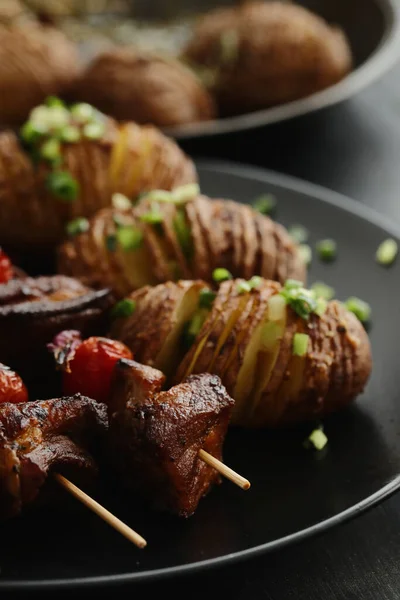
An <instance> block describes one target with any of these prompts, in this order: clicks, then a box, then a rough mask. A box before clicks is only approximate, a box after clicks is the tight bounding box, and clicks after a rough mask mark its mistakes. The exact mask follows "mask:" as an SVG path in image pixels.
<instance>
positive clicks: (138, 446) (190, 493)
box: [109, 360, 234, 517]
mask: <svg viewBox="0 0 400 600" xmlns="http://www.w3.org/2000/svg"><path fill="white" fill-rule="evenodd" d="M163 383H164V378H163V375H162V373H160V371H157V370H156V369H153V368H151V367H147V370H146V371H145V367H143V366H142V365H138V363H135V362H134V361H127V360H123V361H120V363H119V364H118V365H117V383H116V391H117V395H118V396H119V401H118V400H115V399H114V404H113V406H114V407H117V408H118V410H117V411H116V412H114V413H113V414H112V416H111V418H110V432H109V445H110V455H111V460H112V463H113V465H114V467H115V468H116V469H117V470H118V471H119V472H120V473H121V475H122V476H123V478H124V480H125V481H126V482H127V484H128V485H129V486H130V487H133V488H134V489H135V490H138V491H139V492H140V493H141V494H142V495H144V496H145V497H147V498H148V499H149V501H150V502H151V504H152V505H153V507H155V508H158V509H161V510H167V511H169V512H173V513H177V514H178V515H180V516H183V517H188V516H190V515H192V514H193V513H194V511H195V510H196V508H197V505H198V503H199V501H200V499H201V498H202V497H203V496H204V495H205V494H207V492H208V491H209V490H210V488H211V487H212V485H213V484H215V483H219V482H220V475H219V473H218V472H217V471H216V470H215V469H213V468H212V467H210V466H209V465H207V464H206V463H205V462H204V461H202V460H201V459H200V458H199V455H198V453H199V450H200V449H201V448H203V449H204V450H206V451H207V452H209V453H210V454H212V455H213V456H215V457H216V458H217V459H219V460H222V446H223V442H224V439H225V435H226V432H227V428H228V423H229V419H230V415H231V410H232V408H233V404H234V401H233V399H232V398H231V397H230V396H229V395H228V393H227V392H226V390H225V388H224V387H223V386H222V384H221V381H220V379H219V377H217V376H215V375H209V374H201V375H193V376H191V377H188V378H187V379H186V380H185V381H184V382H183V383H181V384H179V385H176V386H174V387H172V388H171V389H169V390H167V391H160V390H161V387H162V385H163ZM123 403H124V407H123V408H121V405H122V404H123Z"/></svg>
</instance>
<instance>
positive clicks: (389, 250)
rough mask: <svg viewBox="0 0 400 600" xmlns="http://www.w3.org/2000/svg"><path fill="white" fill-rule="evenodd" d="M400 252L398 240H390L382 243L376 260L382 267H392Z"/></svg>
mask: <svg viewBox="0 0 400 600" xmlns="http://www.w3.org/2000/svg"><path fill="white" fill-rule="evenodd" d="M398 251H399V247H398V244H397V242H396V240H394V239H392V238H389V239H387V240H385V241H384V242H382V243H381V244H380V245H379V246H378V249H377V251H376V260H377V262H378V263H379V264H380V265H385V266H387V265H391V264H392V263H393V262H394V260H395V258H396V256H397V253H398Z"/></svg>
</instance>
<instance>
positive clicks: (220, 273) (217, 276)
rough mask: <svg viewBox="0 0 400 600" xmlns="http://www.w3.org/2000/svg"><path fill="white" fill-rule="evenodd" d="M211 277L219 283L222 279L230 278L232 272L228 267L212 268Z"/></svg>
mask: <svg viewBox="0 0 400 600" xmlns="http://www.w3.org/2000/svg"><path fill="white" fill-rule="evenodd" d="M212 278H213V280H214V281H216V282H217V283H221V282H222V281H227V280H228V279H232V274H231V273H229V271H228V269H224V268H223V267H218V268H217V269H214V271H213V274H212Z"/></svg>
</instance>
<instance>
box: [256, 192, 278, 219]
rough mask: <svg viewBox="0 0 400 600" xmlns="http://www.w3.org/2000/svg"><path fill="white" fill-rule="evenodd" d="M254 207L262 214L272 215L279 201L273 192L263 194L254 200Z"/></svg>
mask: <svg viewBox="0 0 400 600" xmlns="http://www.w3.org/2000/svg"><path fill="white" fill-rule="evenodd" d="M252 205H253V208H254V210H257V211H258V212H260V213H261V214H262V215H270V214H272V213H273V212H274V210H275V208H276V205H277V202H276V198H275V196H273V195H272V194H262V195H261V196H258V198H256V199H255V200H253V203H252Z"/></svg>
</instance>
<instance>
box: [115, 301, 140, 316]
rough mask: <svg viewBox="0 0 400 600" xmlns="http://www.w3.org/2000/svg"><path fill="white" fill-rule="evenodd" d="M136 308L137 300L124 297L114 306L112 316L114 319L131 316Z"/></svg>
mask: <svg viewBox="0 0 400 600" xmlns="http://www.w3.org/2000/svg"><path fill="white" fill-rule="evenodd" d="M135 309H136V302H135V300H131V298H124V299H123V300H120V301H119V302H117V304H115V305H114V306H113V308H112V310H111V317H112V318H113V319H120V318H124V317H125V318H126V317H130V316H131V315H132V314H133V313H134V312H135Z"/></svg>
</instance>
